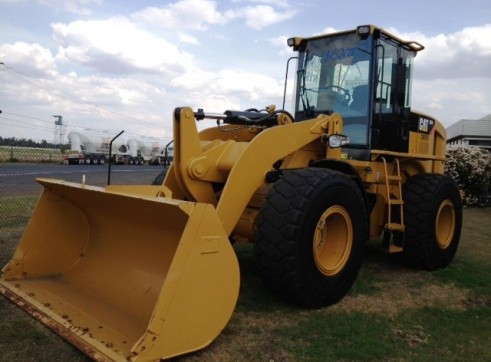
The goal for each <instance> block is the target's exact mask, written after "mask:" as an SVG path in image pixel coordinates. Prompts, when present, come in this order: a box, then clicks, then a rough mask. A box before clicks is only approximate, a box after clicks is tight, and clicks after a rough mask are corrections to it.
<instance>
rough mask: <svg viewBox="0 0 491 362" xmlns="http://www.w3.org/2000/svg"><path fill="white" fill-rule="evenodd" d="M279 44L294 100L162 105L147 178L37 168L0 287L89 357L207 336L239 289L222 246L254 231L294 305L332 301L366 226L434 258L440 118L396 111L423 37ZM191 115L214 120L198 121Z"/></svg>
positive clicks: (405, 257) (417, 260)
mask: <svg viewBox="0 0 491 362" xmlns="http://www.w3.org/2000/svg"><path fill="white" fill-rule="evenodd" d="M288 45H289V46H291V47H292V48H293V50H294V51H296V52H297V55H298V60H297V73H296V74H297V77H296V86H295V91H294V95H293V97H294V109H293V111H292V113H290V112H288V111H286V110H284V109H276V108H275V107H274V106H268V107H266V108H264V109H258V108H250V109H247V110H246V111H236V110H226V111H224V112H219V113H212V112H206V111H204V110H203V109H192V108H191V107H188V106H182V107H177V108H176V109H175V110H174V112H173V115H172V118H173V129H174V137H173V140H174V143H173V147H174V155H173V161H172V164H171V165H170V166H169V167H168V168H167V171H166V174H165V177H164V178H163V181H162V182H161V183H160V184H157V185H108V186H106V187H94V186H90V185H85V184H78V183H70V182H66V181H63V180H51V179H38V180H37V181H38V182H39V183H40V184H41V185H42V186H43V187H44V189H43V193H42V195H41V197H40V200H39V202H38V204H37V206H36V208H35V210H34V212H33V214H32V216H31V220H30V222H29V224H28V226H27V227H26V230H25V232H24V234H23V236H22V238H21V240H20V241H19V245H18V246H17V249H16V250H15V252H14V254H13V256H12V258H11V260H10V261H9V262H8V264H7V265H6V266H5V267H4V268H3V270H2V271H3V274H2V277H1V278H0V292H1V293H2V294H4V295H5V296H6V297H7V298H9V299H10V300H11V301H12V302H14V303H16V304H17V305H19V306H20V307H22V308H24V309H25V310H27V311H28V312H29V313H31V314H32V315H33V316H34V317H36V318H38V319H40V320H41V321H42V322H43V323H45V324H46V325H47V326H48V327H50V328H51V329H53V330H55V331H56V332H57V333H58V334H60V335H61V336H62V337H64V338H66V339H67V340H68V341H69V342H70V343H72V344H74V345H75V346H77V347H78V348H80V349H81V351H83V352H84V353H85V354H87V355H89V356H91V357H92V358H94V359H96V360H114V361H128V360H129V361H135V362H138V361H155V360H159V359H162V358H171V357H174V356H178V355H182V354H186V353H190V352H193V351H196V350H199V349H201V348H205V347H206V346H207V345H209V344H210V343H211V342H212V341H213V340H214V339H215V338H216V337H217V336H218V335H219V334H220V333H221V331H222V330H223V328H224V327H225V326H226V325H227V323H228V321H229V319H230V317H231V315H232V313H233V311H234V308H235V305H236V302H237V298H238V294H239V287H240V271H239V264H238V261H237V256H236V254H235V250H234V246H233V243H241V242H251V243H253V245H254V257H255V259H256V264H257V268H258V272H259V274H260V276H261V279H262V281H263V283H264V284H265V285H266V286H267V287H268V288H269V289H270V290H271V293H272V294H273V295H275V296H277V297H278V298H280V299H282V300H284V301H286V302H288V303H291V304H294V305H297V306H300V307H303V308H325V307H328V306H330V305H332V304H335V303H338V302H340V301H342V299H343V297H344V296H345V295H346V294H347V293H349V290H350V288H351V286H352V285H353V282H354V281H355V280H356V277H357V275H358V271H359V270H360V265H361V262H362V260H363V256H364V249H365V248H364V246H365V243H366V241H367V240H369V239H377V240H380V246H381V249H382V250H383V251H384V252H387V253H391V254H394V255H397V256H398V258H397V260H399V261H400V262H402V263H404V264H405V265H408V266H410V267H412V268H415V269H422V270H428V271H432V270H438V269H441V268H445V267H447V266H448V265H449V264H450V263H451V262H452V260H453V258H454V256H455V253H456V251H457V248H458V244H459V240H460V232H461V225H462V203H461V197H460V192H459V189H458V187H457V185H456V184H455V183H454V182H453V180H452V179H451V178H449V177H448V176H446V175H445V174H444V172H443V170H444V163H445V161H446V158H445V147H446V132H445V129H444V127H443V126H442V124H441V123H440V122H439V121H438V120H436V119H435V118H434V117H432V116H430V115H427V114H424V113H421V112H417V111H415V110H413V109H412V108H411V85H412V73H413V72H412V71H413V59H414V57H415V56H416V55H417V53H418V52H420V51H422V50H423V49H424V46H423V45H421V44H419V43H418V42H416V41H406V40H402V39H400V38H398V37H397V36H395V35H393V34H391V33H389V32H387V31H385V30H384V29H382V28H380V27H377V26H373V25H362V26H358V27H356V28H355V29H353V30H348V31H342V32H336V33H332V34H324V35H319V36H313V37H292V38H290V39H288ZM203 119H214V120H217V121H218V122H217V125H216V126H215V127H210V128H206V129H204V130H202V131H198V127H197V122H198V121H200V120H203ZM132 209H133V210H138V213H132V214H131V217H130V218H129V217H127V215H128V214H127V210H132Z"/></svg>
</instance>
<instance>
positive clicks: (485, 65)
mask: <svg viewBox="0 0 491 362" xmlns="http://www.w3.org/2000/svg"><path fill="white" fill-rule="evenodd" d="M395 32H396V33H397V31H395ZM400 36H401V37H402V38H403V39H408V40H415V41H417V42H419V43H421V44H423V45H424V46H425V49H424V50H423V51H421V52H420V53H418V56H417V57H416V72H415V74H416V76H417V77H418V78H421V79H425V80H428V79H458V78H474V77H478V78H489V77H491V66H490V64H491V24H485V25H482V26H475V27H466V28H464V29H462V30H461V31H458V32H455V33H452V34H439V35H436V36H432V37H428V36H425V35H424V34H422V33H409V34H400Z"/></svg>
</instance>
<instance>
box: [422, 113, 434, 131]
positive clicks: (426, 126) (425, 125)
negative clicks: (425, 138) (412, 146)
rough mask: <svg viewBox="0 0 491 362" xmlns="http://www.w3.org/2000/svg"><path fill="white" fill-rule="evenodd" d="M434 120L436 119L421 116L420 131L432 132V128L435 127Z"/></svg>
mask: <svg viewBox="0 0 491 362" xmlns="http://www.w3.org/2000/svg"><path fill="white" fill-rule="evenodd" d="M434 122H435V121H434V120H432V119H428V118H424V117H420V118H419V127H418V130H419V132H423V133H430V131H431V129H432V128H433V125H434Z"/></svg>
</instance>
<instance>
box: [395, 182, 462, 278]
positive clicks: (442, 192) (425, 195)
mask: <svg viewBox="0 0 491 362" xmlns="http://www.w3.org/2000/svg"><path fill="white" fill-rule="evenodd" d="M403 199H404V223H405V225H406V231H405V235H404V249H403V253H402V255H403V258H404V261H405V263H406V264H407V265H409V266H412V267H416V268H421V269H425V270H437V269H441V268H445V267H447V266H448V265H449V264H450V263H451V261H452V260H453V258H454V256H455V253H456V251H457V247H458V245H459V240H460V232H461V228H462V203H461V199H460V193H459V189H458V187H457V185H456V184H455V183H454V182H453V180H452V179H450V178H449V177H447V176H444V175H440V174H421V175H416V176H413V177H411V178H410V179H409V180H408V181H407V182H406V183H405V184H404V190H403Z"/></svg>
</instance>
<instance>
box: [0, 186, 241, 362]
mask: <svg viewBox="0 0 491 362" xmlns="http://www.w3.org/2000/svg"><path fill="white" fill-rule="evenodd" d="M38 182H39V183H41V184H42V185H43V186H44V190H43V193H42V195H41V198H40V200H39V202H38V205H37V206H36V208H35V210H34V213H33V215H32V217H31V219H30V221H29V224H28V225H27V228H26V230H25V232H24V235H23V236H22V239H21V240H20V242H19V245H18V247H17V249H16V251H15V253H14V255H13V257H12V259H11V260H10V261H9V263H8V264H7V265H6V266H5V267H4V268H3V270H2V271H3V275H2V278H1V279H0V291H1V292H2V294H4V295H5V296H6V297H7V298H9V299H11V300H12V301H13V302H14V303H16V304H17V305H19V306H21V307H22V308H23V309H25V310H26V311H28V312H29V313H30V314H32V315H33V316H35V317H36V318H38V319H39V320H41V321H42V322H43V323H44V324H46V325H47V326H49V327H50V328H51V329H53V330H54V331H56V332H57V333H58V334H60V335H61V336H63V337H64V338H65V339H67V340H68V341H69V342H70V343H72V344H74V345H75V346H77V347H78V348H79V349H81V350H82V351H83V352H84V353H85V354H87V355H89V356H90V357H92V358H93V359H95V360H121V361H124V360H132V361H149V360H159V359H160V358H168V357H172V356H176V355H180V354H183V353H187V352H191V351H195V350H198V349H200V348H203V347H205V346H207V345H208V344H209V343H210V342H211V341H213V339H214V338H215V337H216V336H217V335H218V334H219V333H220V332H221V330H222V329H223V328H224V327H225V325H226V324H227V322H228V321H229V319H230V316H231V315H232V312H233V310H234V308H235V304H236V301H237V297H238V290H239V268H238V263H237V259H236V256H235V253H234V250H233V248H232V247H231V245H230V242H229V240H228V236H227V235H226V234H225V232H224V230H223V226H222V223H221V221H220V220H219V218H218V216H217V214H216V211H215V208H214V207H213V206H212V205H209V204H204V203H193V202H186V201H181V200H173V199H171V198H167V197H158V196H148V195H147V196H145V195H143V194H140V195H137V194H129V193H128V192H126V191H125V192H118V189H117V188H107V189H105V188H100V187H92V186H85V185H82V184H74V183H68V182H65V181H61V180H47V179H39V180H38Z"/></svg>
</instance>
